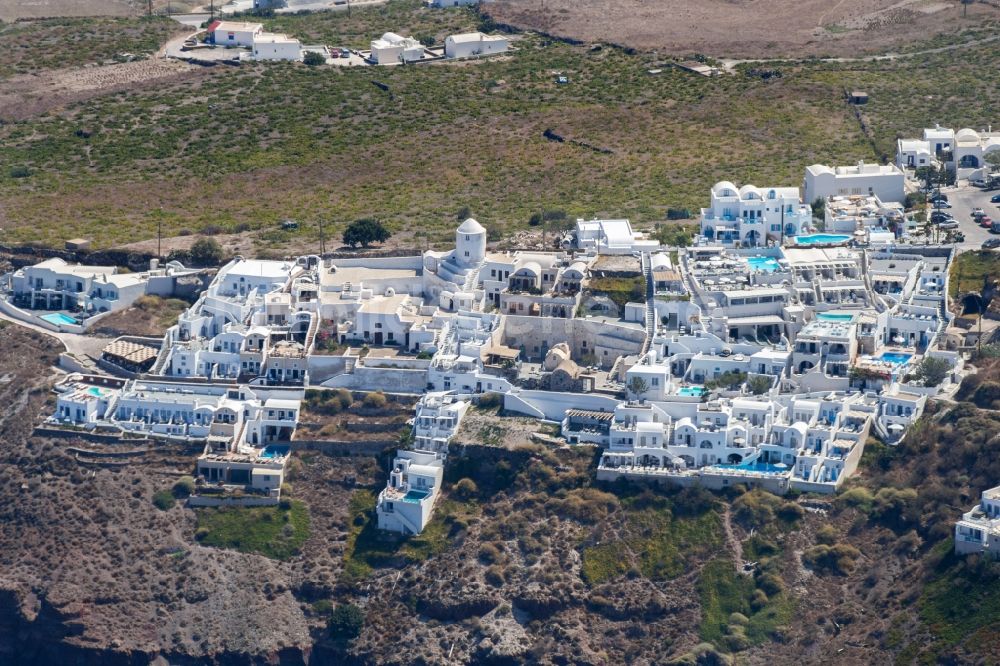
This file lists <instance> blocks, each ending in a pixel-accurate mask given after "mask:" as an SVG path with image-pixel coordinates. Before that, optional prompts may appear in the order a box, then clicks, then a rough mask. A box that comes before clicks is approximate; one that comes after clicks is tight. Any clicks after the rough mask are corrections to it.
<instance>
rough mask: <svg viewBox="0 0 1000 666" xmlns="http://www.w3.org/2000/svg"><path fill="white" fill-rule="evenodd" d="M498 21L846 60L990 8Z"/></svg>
mask: <svg viewBox="0 0 1000 666" xmlns="http://www.w3.org/2000/svg"><path fill="white" fill-rule="evenodd" d="M486 11H487V12H488V13H489V14H490V16H491V17H493V18H494V19H496V20H497V21H498V22H501V23H504V24H508V25H512V26H516V27H518V28H522V29H528V30H540V31H542V32H545V33H547V34H551V35H556V36H559V37H566V38H570V39H576V40H580V41H584V42H611V43H614V44H620V45H623V46H629V47H633V48H637V49H645V50H659V51H660V52H661V53H673V54H677V55H685V54H689V53H706V54H710V55H712V56H716V57H743V58H761V57H764V58H773V57H775V56H776V55H777V56H800V55H839V56H854V55H857V54H858V53H865V52H871V53H876V52H882V51H885V50H887V49H893V48H898V47H900V46H904V45H907V44H910V43H911V42H915V41H918V42H919V41H923V40H924V39H926V38H927V37H928V36H929V35H930V36H933V35H936V34H939V33H950V32H953V31H955V30H961V29H964V28H967V27H970V26H973V25H976V23H977V22H978V21H979V20H982V19H984V18H986V19H994V20H995V19H997V18H998V17H1000V13H998V11H997V9H996V8H995V7H993V6H990V5H984V4H976V5H973V6H972V7H969V8H968V10H967V16H963V8H962V6H961V4H960V3H959V2H956V1H955V0H902V1H901V0H841V1H840V2H830V1H829V0H763V1H762V0H757V1H756V2H754V1H752V0H737V1H735V2H734V1H732V0H672V1H671V2H646V1H644V0H546V1H545V2H544V3H540V2H538V1H537V0H497V1H496V2H495V3H491V4H490V5H489V6H488V7H487V8H486Z"/></svg>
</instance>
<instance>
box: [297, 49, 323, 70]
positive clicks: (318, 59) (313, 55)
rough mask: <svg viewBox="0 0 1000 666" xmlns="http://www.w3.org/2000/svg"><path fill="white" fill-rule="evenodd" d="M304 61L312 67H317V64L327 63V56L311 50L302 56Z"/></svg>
mask: <svg viewBox="0 0 1000 666" xmlns="http://www.w3.org/2000/svg"><path fill="white" fill-rule="evenodd" d="M302 62H303V63H304V64H306V65H309V66H310V67H316V66H317V65H325V64H326V58H324V57H323V55H322V54H321V53H317V52H316V51H310V52H309V53H307V54H305V56H303V57H302Z"/></svg>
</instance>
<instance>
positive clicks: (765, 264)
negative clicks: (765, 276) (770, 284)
mask: <svg viewBox="0 0 1000 666" xmlns="http://www.w3.org/2000/svg"><path fill="white" fill-rule="evenodd" d="M747 263H748V264H750V268H752V269H753V270H755V271H763V272H765V273H773V272H774V271H776V270H778V268H779V267H780V265H779V264H778V260H777V259H774V258H772V257H747Z"/></svg>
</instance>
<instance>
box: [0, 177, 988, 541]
mask: <svg viewBox="0 0 1000 666" xmlns="http://www.w3.org/2000/svg"><path fill="white" fill-rule="evenodd" d="M911 185H912V184H910V183H907V181H906V174H905V173H904V171H903V170H901V169H900V168H899V167H897V166H894V165H890V166H880V165H866V164H863V163H862V164H857V165H853V166H849V167H833V168H831V167H825V166H819V165H816V166H811V167H809V168H808V169H806V172H805V177H804V182H803V188H802V189H803V190H804V192H805V195H804V196H803V195H802V190H800V188H798V187H756V186H753V185H743V186H737V185H736V184H734V183H731V182H727V181H723V182H719V183H717V184H716V185H715V186H714V187H712V189H711V192H710V193H709V195H710V203H709V206H708V207H706V208H704V209H703V210H702V211H701V214H700V233H699V234H698V236H697V237H696V238H695V242H694V244H693V245H691V246H690V247H680V248H671V247H662V246H661V245H660V243H659V242H658V241H657V240H655V239H652V238H650V237H648V236H647V235H645V234H643V233H639V232H637V231H636V230H635V229H633V227H632V225H631V224H630V222H629V221H628V220H622V219H619V220H583V219H580V220H577V221H576V223H575V225H574V226H573V227H572V229H571V230H570V231H568V232H566V233H565V235H564V236H563V237H561V238H559V239H557V242H556V243H553V246H552V248H551V249H549V250H545V251H509V252H493V251H490V250H489V249H488V246H487V231H486V229H485V228H484V227H483V226H482V225H481V224H479V223H478V222H477V221H476V220H474V219H467V220H465V221H464V222H462V223H461V225H460V226H458V228H457V229H456V231H455V243H454V248H453V249H451V250H448V251H426V252H424V253H422V254H419V255H415V256H408V257H407V256H403V257H390V258H355V259H330V258H324V257H321V256H302V257H298V258H297V259H294V260H288V261H262V260H254V259H246V258H244V257H236V258H234V259H233V260H232V261H230V262H229V263H228V264H226V265H225V266H223V267H222V268H221V269H220V270H219V271H218V272H217V274H215V276H214V278H213V279H212V280H211V283H210V284H208V286H207V289H204V290H203V291H202V292H201V293H200V296H199V297H198V298H197V301H196V302H195V303H194V304H193V305H192V306H191V307H190V308H189V309H188V310H187V311H185V312H183V313H182V314H181V315H180V317H179V319H178V321H177V323H176V324H175V325H174V326H172V327H171V328H170V329H169V330H168V331H167V333H166V334H165V335H164V337H163V339H162V341H161V342H159V344H158V345H154V346H150V345H149V344H148V342H147V343H145V344H143V343H142V341H134V340H129V339H121V340H118V341H116V342H115V343H114V344H113V345H112V346H111V347H109V348H108V350H106V351H105V354H104V357H103V359H102V366H104V367H106V368H107V369H108V370H113V371H114V372H113V376H111V375H103V374H100V375H98V374H93V373H85V372H78V373H75V374H72V375H70V376H68V377H67V379H66V380H65V381H64V382H63V383H61V384H60V385H59V386H58V389H57V390H58V396H57V402H56V409H55V413H54V414H53V415H52V417H51V419H50V426H52V427H65V428H76V429H81V428H82V429H87V430H93V431H97V432H106V433H116V434H121V435H123V436H125V435H128V434H135V435H142V436H147V437H157V438H164V439H175V440H181V441H186V442H204V451H203V453H202V454H201V456H200V457H199V458H198V460H197V466H196V472H197V479H198V483H197V490H196V492H195V494H194V495H193V496H192V498H191V500H190V501H191V503H192V504H194V505H219V504H226V503H241V504H269V503H275V502H277V501H278V498H279V497H280V494H281V486H282V482H283V480H284V471H285V463H286V462H287V460H288V458H289V455H290V452H291V451H292V450H293V449H294V448H295V446H296V437H295V434H296V426H297V422H298V419H299V411H300V408H301V401H302V399H303V396H304V390H305V389H306V388H328V389H337V388H343V389H348V390H351V391H359V392H363V391H376V390H381V391H385V392H395V393H403V394H411V395H413V394H416V395H421V396H422V397H421V399H420V400H419V402H418V403H417V406H416V413H415V415H414V418H413V421H412V425H413V431H412V434H413V437H412V445H410V446H409V448H407V449H405V450H400V451H398V452H397V456H396V458H395V460H394V462H393V466H392V469H391V472H390V475H389V481H388V484H387V487H386V488H385V489H384V491H383V492H382V493H381V494H380V495H379V498H378V504H377V513H378V525H379V527H381V528H383V529H386V530H393V531H397V532H402V533H405V534H416V533H419V532H420V531H421V530H422V529H424V527H425V526H426V524H427V522H428V521H429V520H430V519H431V515H432V512H433V508H434V506H435V502H436V500H437V498H438V496H439V493H440V491H441V485H442V478H443V471H444V467H445V465H446V464H447V456H448V447H449V441H450V440H451V439H452V438H453V437H454V436H455V434H456V432H457V431H458V429H459V426H460V423H461V421H462V419H463V416H464V415H465V414H466V413H467V412H468V410H469V409H473V408H474V405H476V404H477V402H479V401H480V400H481V399H482V397H483V396H484V395H486V394H497V395H499V396H500V397H501V398H502V404H503V408H504V410H505V412H506V413H509V414H520V415H526V416H530V417H534V418H537V419H540V420H544V421H546V422H549V423H552V424H557V425H558V427H559V430H560V431H561V434H562V436H563V437H564V438H565V440H566V442H567V443H568V444H569V445H581V444H589V445H596V446H598V447H600V449H601V451H602V453H601V455H600V459H599V464H598V466H597V472H596V474H597V476H598V478H599V479H602V480H614V479H618V478H628V479H633V480H640V481H641V480H646V481H652V482H669V483H672V484H677V485H695V484H698V485H702V486H706V487H709V488H716V489H718V488H725V487H726V486H729V485H735V484H744V485H747V486H751V487H761V488H764V489H767V490H769V491H772V492H775V493H786V492H788V491H791V490H798V491H809V492H817V493H832V492H835V491H836V490H837V489H838V487H840V486H841V485H842V484H843V483H844V481H845V480H846V479H847V478H849V477H850V476H851V474H852V473H853V472H854V471H855V469H856V467H857V465H858V462H859V460H860V458H861V455H862V452H863V449H864V446H865V441H866V439H867V438H868V436H869V433H875V434H877V435H878V436H879V437H880V438H881V439H883V440H884V441H886V442H889V443H894V442H898V441H899V440H900V438H902V437H903V436H904V435H905V433H906V431H907V429H908V428H909V427H910V426H911V425H912V424H913V423H914V421H915V420H916V419H918V418H919V417H920V415H921V413H922V412H923V410H924V406H925V403H926V401H927V400H928V398H929V397H932V396H934V395H936V394H938V393H939V392H940V391H942V390H948V389H949V388H950V387H952V386H953V385H954V383H955V382H957V381H958V380H959V379H960V375H961V371H962V368H963V359H962V357H961V355H960V354H959V353H958V352H955V351H949V350H948V349H946V348H945V345H943V344H942V337H943V331H944V330H945V328H946V327H947V326H948V324H949V322H950V321H951V318H952V314H951V313H950V312H949V310H948V307H947V305H948V304H947V299H948V284H949V270H948V269H949V262H950V261H951V259H952V253H953V248H951V247H948V246H937V245H911V244H906V243H902V242H899V237H900V235H901V234H903V233H904V232H905V229H906V227H907V225H908V224H909V223H910V222H911V221H910V220H909V219H908V218H909V217H911V216H912V214H911V213H907V212H906V211H905V210H904V208H903V205H902V203H901V201H902V200H903V197H904V193H905V190H906V189H909V188H910V187H911ZM816 199H822V200H824V201H825V207H824V210H825V213H824V215H825V218H824V219H823V220H818V219H816V218H814V216H813V209H812V208H811V207H810V206H809V205H808V203H804V202H812V201H814V200H816ZM191 273H192V271H189V270H188V269H185V268H184V267H183V266H181V265H179V264H176V263H171V264H168V265H167V266H166V267H165V268H160V267H159V266H158V265H155V264H154V266H152V267H151V270H150V271H149V272H147V273H135V274H125V275H120V274H118V273H117V272H116V271H115V270H114V269H113V268H105V267H99V266H90V267H88V266H76V265H69V264H66V263H65V262H63V261H61V260H48V261H44V262H42V263H40V264H38V265H35V266H29V267H25V268H23V269H20V270H18V271H17V272H16V273H14V274H13V276H12V278H11V280H10V284H9V285H7V289H8V292H9V293H8V295H7V298H6V299H5V300H3V301H2V302H0V305H2V308H3V310H4V311H5V312H6V313H7V314H8V315H10V316H15V317H18V318H21V319H25V320H28V321H33V322H35V323H36V324H38V325H43V326H46V327H48V328H52V329H58V330H62V331H74V332H83V331H85V330H87V329H88V328H89V327H90V326H92V325H93V322H95V321H99V320H100V319H101V318H102V317H104V316H107V313H110V312H114V311H119V310H122V309H124V308H127V307H128V306H129V305H130V304H131V303H133V302H134V301H135V300H136V299H137V298H138V297H139V296H141V295H143V294H146V293H167V292H169V291H170V289H172V288H175V287H176V286H177V283H178V281H179V280H181V279H183V278H185V277H189V276H190V275H191ZM40 311H45V313H44V314H42V313H41V312H40ZM497 399H498V398H493V400H497ZM998 492H1000V491H998V490H996V489H995V490H993V491H989V492H988V493H985V494H984V496H983V504H982V506H981V507H979V508H977V509H975V510H974V511H972V512H970V513H969V514H968V515H966V516H965V517H964V518H963V520H962V521H961V522H960V523H959V526H958V527H957V528H956V530H957V532H956V535H957V536H959V537H960V538H959V539H956V540H957V541H959V543H960V545H961V548H963V549H965V550H968V549H970V548H973V547H975V548H979V547H986V546H983V544H989V543H991V542H996V541H997V540H998V539H1000V537H998V536H997V534H998V532H997V528H996V525H997V524H998V523H1000V504H998V501H1000V500H998V499H997V493H998ZM984 521H985V522H984ZM990 521H992V522H990ZM984 525H985V527H984ZM990 525H993V527H992V528H991V527H989V526H990ZM991 530H992V531H991Z"/></svg>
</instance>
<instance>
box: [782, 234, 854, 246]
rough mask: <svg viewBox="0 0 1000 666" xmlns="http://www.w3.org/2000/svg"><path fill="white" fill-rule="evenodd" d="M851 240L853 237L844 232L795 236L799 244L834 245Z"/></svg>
mask: <svg viewBox="0 0 1000 666" xmlns="http://www.w3.org/2000/svg"><path fill="white" fill-rule="evenodd" d="M849 240H851V237H850V236H847V235H844V234H813V235H811V236H796V237H795V242H796V243H797V244H798V245H834V244H836V243H846V242H847V241H849Z"/></svg>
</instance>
